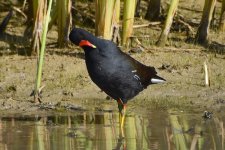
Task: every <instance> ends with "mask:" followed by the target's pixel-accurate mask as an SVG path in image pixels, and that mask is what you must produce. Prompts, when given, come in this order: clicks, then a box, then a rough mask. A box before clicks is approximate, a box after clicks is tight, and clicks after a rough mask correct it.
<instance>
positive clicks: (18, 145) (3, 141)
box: [0, 111, 225, 150]
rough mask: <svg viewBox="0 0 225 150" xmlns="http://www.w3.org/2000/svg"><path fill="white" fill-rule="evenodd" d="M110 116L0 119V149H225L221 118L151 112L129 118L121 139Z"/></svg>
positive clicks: (86, 114) (82, 114)
mask: <svg viewBox="0 0 225 150" xmlns="http://www.w3.org/2000/svg"><path fill="white" fill-rule="evenodd" d="M118 120H119V119H118V113H117V112H114V111H112V112H111V111H108V112H107V111H106V112H101V111H97V112H90V111H77V112H67V113H51V112H49V113H47V114H45V115H43V114H42V115H39V116H38V115H11V116H5V117H1V119H0V149H1V150H12V149H13V150H14V149H15V150H17V149H18V150H49V149H52V150H57V149H59V150H83V149H85V150H113V149H115V150H117V149H118V150H119V149H120V150H122V149H126V150H149V149H151V150H155V149H161V150H162V149H163V150H164V149H170V150H173V149H179V150H183V149H184V150H185V149H193V150H194V149H203V150H206V149H207V150H209V149H219V150H222V149H224V125H223V122H224V121H225V117H224V116H222V117H221V116H216V114H213V116H212V118H211V119H207V120H205V119H203V118H202V113H200V112H199V113H193V112H180V111H177V112H176V111H173V112H172V111H150V112H147V113H145V114H137V113H136V114H132V113H129V114H128V115H127V117H126V122H125V127H124V131H123V132H124V134H125V137H124V138H123V137H121V130H120V128H119V122H118Z"/></svg>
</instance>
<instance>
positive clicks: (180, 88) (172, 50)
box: [0, 13, 225, 113]
mask: <svg viewBox="0 0 225 150" xmlns="http://www.w3.org/2000/svg"><path fill="white" fill-rule="evenodd" d="M5 14H6V13H1V15H0V16H4V15H5ZM199 18H200V17H199ZM0 20H2V19H0ZM198 20H199V19H198ZM136 23H139V24H141V23H145V21H144V20H139V19H137V21H136ZM159 29H160V28H159V27H152V28H140V29H136V30H135V35H138V36H142V35H146V34H147V35H150V37H151V38H144V39H142V38H141V39H140V40H141V42H142V43H143V44H144V45H145V47H146V50H145V51H144V52H141V53H132V54H131V56H132V57H134V58H135V59H137V60H139V61H140V62H142V63H144V64H146V65H151V66H155V68H157V71H158V73H159V75H160V76H162V77H164V78H165V79H166V80H167V82H166V83H165V84H159V85H153V86H149V87H148V88H147V89H146V90H144V91H143V92H142V93H140V94H139V95H138V96H137V97H135V98H134V99H133V100H132V101H129V103H128V105H129V106H130V110H131V111H133V110H132V109H131V108H135V109H137V110H141V109H145V110H148V109H167V108H169V109H170V108H172V109H180V110H183V109H191V110H193V109H196V108H199V109H202V110H204V109H207V110H211V111H212V110H213V111H215V110H217V111H221V110H222V108H223V107H224V105H225V92H224V91H225V80H224V74H225V67H224V66H225V56H224V54H223V53H221V51H223V52H224V49H225V48H224V47H225V46H224V45H225V43H224V41H225V36H224V35H223V34H218V33H215V32H213V31H212V32H211V34H210V36H209V39H210V40H211V41H213V42H212V44H211V47H210V48H203V47H201V46H196V45H193V44H190V43H185V42H184V38H185V35H184V34H183V33H179V34H177V33H173V32H172V33H171V34H170V35H171V37H170V39H169V41H168V45H167V46H166V47H165V48H158V47H155V46H153V44H154V43H155V42H156V40H157V38H158V37H159V34H160V30H159ZM23 31H24V27H20V25H17V26H16V25H15V18H14V19H13V20H12V21H11V23H10V24H9V26H8V28H7V30H6V32H7V33H9V34H11V35H17V36H20V37H22V33H23ZM48 36H49V41H48V42H49V45H48V46H47V49H46V51H47V53H46V55H45V63H44V68H43V80H42V85H45V87H44V89H43V93H42V102H43V103H42V104H35V103H32V100H33V97H30V94H31V93H32V91H33V89H34V85H35V77H36V58H35V57H28V56H21V55H19V53H20V51H26V48H24V45H23V44H22V43H19V44H13V45H12V43H9V42H7V41H4V42H3V41H0V53H1V55H2V56H0V110H2V112H3V113H14V112H17V113H18V112H24V111H25V112H31V111H37V110H40V108H41V109H56V110H59V111H62V110H65V109H75V110H77V109H78V110H80V109H89V110H90V109H91V110H92V109H98V110H112V109H113V110H117V105H116V102H115V101H111V100H106V97H107V95H106V94H104V92H102V91H100V89H99V88H98V87H97V86H96V85H95V84H94V83H93V82H92V81H91V79H90V78H89V76H88V74H87V70H86V66H85V62H84V54H83V51H82V50H80V49H79V48H78V47H72V48H65V49H57V48H55V47H53V48H52V47H51V46H50V45H51V44H53V45H54V42H55V41H57V40H56V37H57V33H56V31H55V29H54V28H53V29H52V31H51V32H49V35H48ZM16 42H17V41H15V43H16ZM145 43H147V44H145ZM218 43H221V45H220V44H218ZM133 46H134V47H135V46H136V45H135V44H134V45H133ZM205 61H206V62H207V64H208V66H209V70H210V87H206V86H205V81H204V69H203V64H204V62H205ZM128 109H129V107H128Z"/></svg>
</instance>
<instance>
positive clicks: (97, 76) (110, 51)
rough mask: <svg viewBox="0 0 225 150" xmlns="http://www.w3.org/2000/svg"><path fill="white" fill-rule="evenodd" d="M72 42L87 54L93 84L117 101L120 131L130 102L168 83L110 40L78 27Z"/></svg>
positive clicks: (72, 32)
mask: <svg viewBox="0 0 225 150" xmlns="http://www.w3.org/2000/svg"><path fill="white" fill-rule="evenodd" d="M69 39H70V41H71V42H72V43H73V44H75V45H77V46H80V47H81V48H82V49H83V50H84V53H85V62H86V67H87V71H88V73H89V76H90V78H91V80H92V81H93V82H94V83H95V84H96V85H97V86H98V87H99V88H100V89H101V90H102V91H104V92H105V93H106V94H107V95H108V96H110V97H111V98H113V99H114V100H116V101H117V103H118V109H119V118H120V119H119V120H120V127H121V128H123V127H124V120H125V114H126V109H127V102H128V100H131V99H132V98H134V97H135V96H136V95H138V94H139V93H140V92H141V91H143V90H144V89H146V88H147V87H148V85H151V84H157V83H163V82H165V81H166V80H165V79H164V78H162V77H160V76H158V75H157V72H156V70H155V68H154V67H152V66H146V65H144V64H142V63H140V62H139V61H137V60H135V59H134V58H132V57H131V56H130V55H128V54H127V53H125V52H123V51H122V50H121V49H120V48H119V47H118V46H117V45H116V44H115V43H114V42H112V41H110V40H106V39H102V38H98V37H96V36H94V35H93V34H91V33H90V32H88V31H86V30H84V29H82V28H77V27H74V28H73V29H72V30H71V32H70V34H69Z"/></svg>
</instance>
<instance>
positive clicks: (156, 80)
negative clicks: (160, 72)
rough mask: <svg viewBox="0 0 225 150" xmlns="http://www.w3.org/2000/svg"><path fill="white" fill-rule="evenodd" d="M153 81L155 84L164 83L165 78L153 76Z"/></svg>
mask: <svg viewBox="0 0 225 150" xmlns="http://www.w3.org/2000/svg"><path fill="white" fill-rule="evenodd" d="M151 82H152V83H153V84H157V83H164V82H165V80H161V79H155V78H152V79H151Z"/></svg>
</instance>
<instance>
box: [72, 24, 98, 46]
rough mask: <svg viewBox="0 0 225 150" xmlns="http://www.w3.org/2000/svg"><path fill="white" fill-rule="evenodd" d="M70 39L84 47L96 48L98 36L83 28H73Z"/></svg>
mask: <svg viewBox="0 0 225 150" xmlns="http://www.w3.org/2000/svg"><path fill="white" fill-rule="evenodd" d="M69 39H70V41H71V42H72V43H74V44H75V45H77V46H80V47H82V48H85V47H91V48H96V46H95V43H96V40H97V38H96V37H95V36H94V35H92V34H91V33H89V32H87V31H85V30H83V29H80V28H73V30H72V31H71V32H70V35H69Z"/></svg>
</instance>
